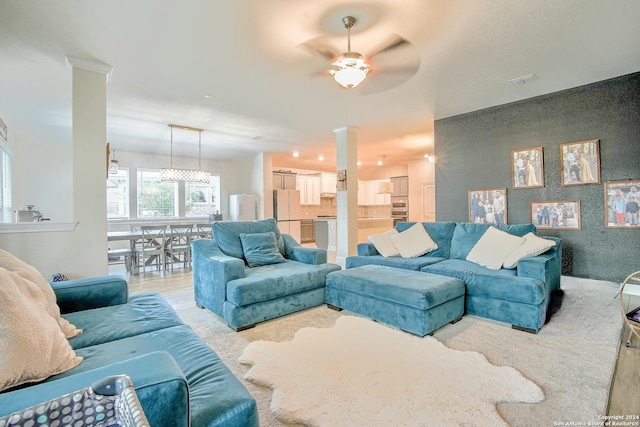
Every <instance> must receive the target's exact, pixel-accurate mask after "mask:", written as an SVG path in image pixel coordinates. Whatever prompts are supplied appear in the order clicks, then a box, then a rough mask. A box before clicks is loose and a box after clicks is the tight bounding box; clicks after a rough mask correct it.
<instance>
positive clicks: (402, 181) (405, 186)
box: [391, 176, 409, 197]
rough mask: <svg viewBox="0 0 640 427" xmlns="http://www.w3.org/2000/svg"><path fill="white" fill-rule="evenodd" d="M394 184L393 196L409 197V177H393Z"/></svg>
mask: <svg viewBox="0 0 640 427" xmlns="http://www.w3.org/2000/svg"><path fill="white" fill-rule="evenodd" d="M391 183H392V184H393V191H392V192H391V196H392V197H409V177H407V176H396V177H393V178H391Z"/></svg>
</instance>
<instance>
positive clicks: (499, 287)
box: [420, 259, 547, 305]
mask: <svg viewBox="0 0 640 427" xmlns="http://www.w3.org/2000/svg"><path fill="white" fill-rule="evenodd" d="M420 271H424V272H427V273H433V274H442V275H445V276H450V277H455V278H457V279H460V280H462V281H463V282H464V284H465V288H466V293H467V296H469V295H473V296H478V297H485V298H494V299H497V300H503V301H509V302H518V303H523V304H531V305H538V304H540V303H541V302H543V301H544V300H545V298H546V294H547V289H546V285H545V283H544V282H543V281H542V280H538V279H533V278H530V277H519V276H517V275H516V270H508V269H504V268H503V269H500V270H489V269H488V268H485V267H483V266H481V265H478V264H475V263H472V262H470V261H464V260H459V259H450V260H445V261H442V262H438V263H436V264H431V265H427V266H425V267H422V268H421V269H420Z"/></svg>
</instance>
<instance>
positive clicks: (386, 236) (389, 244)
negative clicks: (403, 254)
mask: <svg viewBox="0 0 640 427" xmlns="http://www.w3.org/2000/svg"><path fill="white" fill-rule="evenodd" d="M396 234H398V230H396V229H395V228H392V229H391V230H388V231H385V232H384V233H378V234H371V235H369V236H367V239H369V241H370V242H371V243H372V244H373V246H375V248H376V250H377V251H378V252H379V253H380V255H382V256H384V257H390V256H399V255H400V252H398V248H396V245H395V244H394V243H393V241H392V240H391V236H395V235H396Z"/></svg>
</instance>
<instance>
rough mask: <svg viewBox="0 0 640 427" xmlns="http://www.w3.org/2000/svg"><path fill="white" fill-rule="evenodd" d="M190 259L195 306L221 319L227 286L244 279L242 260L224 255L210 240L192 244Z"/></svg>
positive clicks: (195, 241)
mask: <svg viewBox="0 0 640 427" xmlns="http://www.w3.org/2000/svg"><path fill="white" fill-rule="evenodd" d="M191 258H192V263H193V293H194V297H195V300H196V303H197V304H198V305H200V306H202V307H206V308H208V309H209V310H211V311H213V312H214V313H216V314H218V315H220V316H223V311H222V310H223V305H224V302H225V300H226V298H227V283H229V281H231V280H235V279H242V278H243V277H245V273H244V260H242V259H239V258H234V257H232V256H228V255H225V254H224V253H223V252H222V251H221V250H220V248H219V247H218V244H217V243H216V242H215V241H214V240H211V239H196V240H193V241H191Z"/></svg>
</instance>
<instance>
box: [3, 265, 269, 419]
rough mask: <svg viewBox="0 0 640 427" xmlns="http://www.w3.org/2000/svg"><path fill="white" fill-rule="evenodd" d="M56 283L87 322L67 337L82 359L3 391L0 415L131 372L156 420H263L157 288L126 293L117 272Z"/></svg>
mask: <svg viewBox="0 0 640 427" xmlns="http://www.w3.org/2000/svg"><path fill="white" fill-rule="evenodd" d="M51 285H52V287H53V289H54V291H55V294H56V298H57V302H58V305H59V306H60V310H61V312H62V314H63V317H64V318H66V319H67V320H69V321H70V322H71V323H72V324H74V325H75V326H76V327H79V328H82V329H83V330H84V332H83V333H82V334H80V335H78V336H75V337H73V338H70V339H69V343H70V345H71V347H72V348H73V349H74V351H75V353H76V355H78V356H82V357H83V358H84V360H83V361H82V363H80V364H79V365H78V366H76V367H74V368H72V369H71V370H68V371H66V372H63V373H61V374H57V375H54V376H51V377H49V378H47V379H45V380H44V381H42V382H38V383H29V384H27V385H23V386H18V387H15V388H13V389H9V390H5V391H3V392H1V393H0V417H2V416H6V415H9V414H12V413H14V412H17V411H20V410H22V409H25V408H28V407H31V406H33V405H36V404H39V403H41V402H46V401H49V400H51V399H53V398H55V397H58V396H61V395H64V394H67V393H71V392H74V391H76V390H80V389H83V388H85V387H88V386H90V385H91V384H93V383H94V382H96V381H98V380H101V379H103V378H105V377H108V376H112V375H119V374H126V375H128V376H129V377H130V378H131V379H132V381H133V384H134V386H135V389H136V394H137V395H138V398H139V400H140V403H141V404H142V408H143V409H144V412H145V414H146V416H147V419H148V420H149V423H150V424H151V425H152V426H154V427H161V426H167V427H169V426H185V427H186V426H190V425H193V426H225V427H228V426H237V427H240V426H255V427H257V426H258V425H259V422H258V411H257V406H256V402H255V399H254V398H253V397H252V396H251V395H250V394H249V392H248V391H247V390H246V388H245V387H244V386H243V385H242V383H241V382H240V381H239V380H238V379H237V378H236V377H235V376H234V375H233V374H232V373H231V371H230V370H229V369H228V368H227V366H225V364H224V363H223V362H222V361H221V360H220V358H219V357H218V356H217V355H216V353H215V352H213V350H211V348H210V347H209V346H208V345H207V344H205V343H204V342H203V341H202V340H201V339H200V338H199V337H198V336H197V335H196V334H195V332H194V331H193V330H192V329H191V328H190V327H189V326H187V325H185V324H184V323H183V322H182V321H181V320H180V318H179V317H178V315H177V314H176V312H175V311H174V310H173V309H172V308H171V306H170V305H169V304H168V303H167V302H166V301H165V300H164V299H163V298H162V296H160V294H158V293H155V292H150V293H144V294H137V295H132V296H131V297H129V295H128V290H127V282H126V281H125V280H124V279H123V278H119V277H114V276H105V277H97V278H90V279H81V280H72V281H66V282H56V283H52V284H51Z"/></svg>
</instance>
